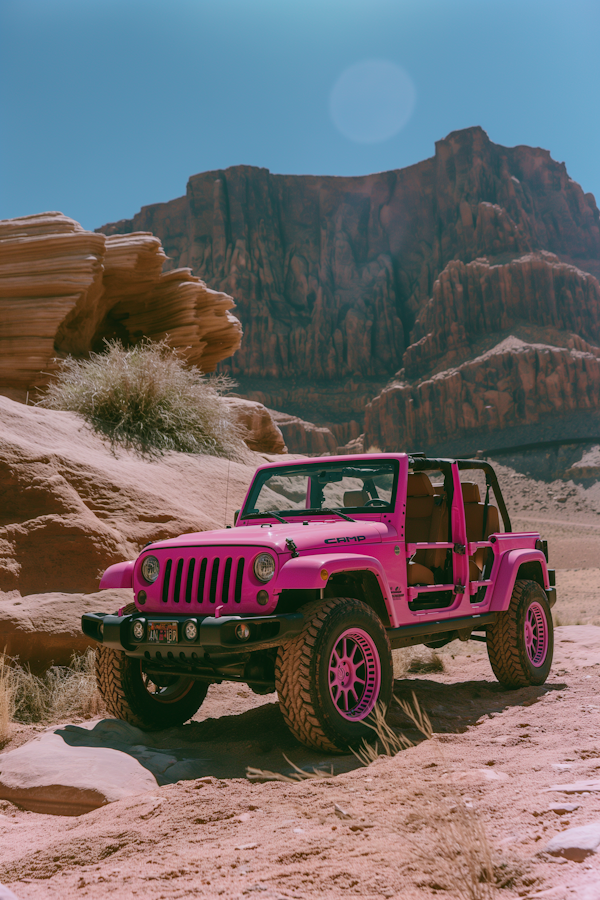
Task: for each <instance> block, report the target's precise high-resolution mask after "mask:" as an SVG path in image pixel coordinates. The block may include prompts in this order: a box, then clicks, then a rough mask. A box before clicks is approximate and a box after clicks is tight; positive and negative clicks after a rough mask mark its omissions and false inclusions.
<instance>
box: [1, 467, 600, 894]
mask: <svg viewBox="0 0 600 900" xmlns="http://www.w3.org/2000/svg"><path fill="white" fill-rule="evenodd" d="M507 473H508V474H507ZM513 474H514V473H513ZM501 477H502V484H503V487H504V485H505V483H507V482H508V479H510V482H508V487H507V488H506V493H507V503H508V505H509V508H510V509H511V512H512V514H513V518H514V520H515V523H518V522H520V521H523V523H524V524H525V522H526V521H527V522H530V521H531V520H532V518H534V517H535V518H534V521H535V522H536V523H540V524H543V526H544V528H543V531H544V537H548V539H549V540H550V552H551V561H553V562H554V564H555V565H557V566H558V571H557V585H558V596H559V601H558V603H557V606H556V607H555V610H554V613H555V617H556V618H557V621H558V622H561V623H562V624H561V627H559V628H558V629H557V641H556V654H555V663H554V667H553V671H552V673H551V676H550V678H549V680H548V683H547V684H546V685H544V686H543V687H541V688H527V689H522V690H519V691H505V690H504V689H503V688H502V687H501V686H500V685H499V684H498V683H497V682H496V681H495V679H494V677H493V675H492V672H491V670H490V666H489V663H488V660H487V655H486V651H485V647H484V646H483V645H482V644H475V643H472V642H469V643H465V644H463V643H460V642H455V643H453V644H450V645H448V646H447V647H445V648H443V649H442V650H441V651H439V657H440V658H441V660H442V662H443V665H444V671H443V672H441V673H439V674H427V673H423V672H421V673H419V672H417V673H415V674H408V675H407V674H405V672H406V668H407V666H408V663H409V662H410V661H411V660H413V668H415V666H416V665H417V664H416V663H415V660H421V661H422V662H423V661H425V662H428V661H429V662H431V653H430V651H427V650H424V649H419V650H413V651H406V652H404V651H395V654H394V656H395V662H396V664H397V666H398V670H397V675H398V677H397V680H396V693H397V695H398V696H399V697H402V698H406V699H410V697H411V695H412V691H413V690H414V691H415V693H416V695H417V697H418V698H419V700H420V702H421V704H422V706H423V707H424V708H425V709H426V710H427V711H428V712H429V714H430V715H431V718H432V723H433V726H434V731H435V736H434V738H433V739H432V740H429V741H422V740H420V738H419V736H418V734H417V733H415V731H414V729H413V730H411V727H410V722H408V721H407V720H406V718H405V717H404V716H403V714H402V713H401V712H400V711H399V709H397V708H395V709H394V710H393V712H392V713H391V716H390V721H391V723H392V724H393V725H394V727H395V728H397V729H401V730H403V731H405V733H407V734H408V735H409V736H410V737H411V738H413V739H414V740H415V741H419V743H417V745H416V746H414V747H413V748H411V749H409V750H406V751H404V752H401V753H400V754H398V755H397V756H396V757H394V758H393V759H390V758H380V759H379V760H377V761H376V762H375V763H374V764H372V765H371V766H370V767H368V768H364V767H362V766H359V765H358V763H357V761H356V760H355V759H354V757H350V756H346V757H328V756H326V755H319V754H311V753H310V752H309V751H306V750H305V749H304V748H302V747H300V745H298V744H297V743H296V742H295V741H294V740H293V738H291V736H290V735H289V733H288V732H287V730H286V729H285V726H284V724H283V720H282V718H281V714H280V712H279V709H278V706H277V704H276V698H275V697H274V695H269V696H267V697H258V696H255V695H254V694H252V693H251V692H250V691H249V690H248V689H247V688H245V687H241V686H238V685H222V686H214V687H211V689H210V691H209V695H208V698H207V700H206V702H205V704H204V705H203V707H202V708H201V710H200V711H199V713H198V714H197V716H196V717H195V719H194V720H193V721H192V722H190V723H188V724H187V725H185V726H183V728H180V729H172V730H171V731H169V732H162V733H160V734H154V735H149V736H148V741H149V743H150V744H151V745H152V746H153V747H155V748H157V749H159V750H160V749H162V750H168V751H169V753H170V754H172V755H173V756H174V757H176V758H177V759H193V760H194V761H196V762H197V761H198V760H205V762H206V773H207V774H206V776H205V777H200V778H194V779H192V780H182V781H179V782H177V783H170V784H168V783H167V784H163V785H162V786H159V787H157V788H156V790H154V791H152V792H150V793H149V794H143V795H139V796H136V797H133V798H129V799H127V800H120V801H118V802H116V803H113V804H110V805H108V806H106V807H104V808H101V809H98V810H96V811H94V812H91V813H88V814H86V815H84V816H80V817H76V818H70V817H61V816H52V817H50V816H45V815H42V814H38V813H32V812H25V811H23V810H20V809H18V808H17V807H16V806H14V805H12V804H10V803H8V802H6V801H0V882H2V883H3V884H5V885H8V886H9V887H10V888H11V889H12V890H13V891H14V893H15V894H16V896H17V897H18V898H20V900H42V898H43V900H73V898H81V897H86V898H91V900H95V898H98V900H100V898H102V900H104V898H106V897H107V896H110V897H114V898H115V900H121V898H123V900H125V898H132V897H140V898H144V900H163V898H164V900H166V898H168V900H178V898H181V900H184V898H185V900H187V898H192V897H199V898H218V897H223V898H226V900H230V898H231V900H238V898H240V900H243V898H244V897H252V896H254V895H255V894H256V896H260V897H265V898H281V900H282V898H287V900H308V898H313V897H322V898H323V900H334V898H335V900H338V898H340V897H344V896H349V897H357V898H361V900H362V898H364V900H375V898H381V897H387V898H397V900H427V898H433V897H437V898H439V897H446V898H448V900H456V898H458V897H460V896H461V894H460V885H457V883H456V881H455V877H454V875H453V873H456V871H457V870H458V865H457V861H456V858H455V857H453V856H452V852H453V851H452V837H453V835H454V836H455V837H457V839H458V840H459V841H460V844H461V848H462V850H463V851H465V850H466V849H468V848H469V846H472V845H473V842H474V840H475V837H474V835H475V832H474V828H475V827H476V825H477V823H481V825H483V827H484V828H485V832H486V834H487V836H488V839H489V842H490V845H491V847H492V851H493V856H494V859H495V863H496V873H497V875H498V879H499V883H500V884H503V885H504V886H503V887H502V888H499V889H498V891H497V894H496V895H495V896H497V897H498V898H499V900H503V898H506V900H509V898H513V897H514V898H516V897H523V898H531V900H533V898H536V897H538V898H539V900H575V898H576V900H600V854H597V855H592V856H590V857H589V858H588V859H587V860H586V861H584V862H581V863H576V862H569V861H565V860H562V859H558V860H556V859H554V858H552V857H547V856H540V855H538V854H539V852H540V850H541V849H542V848H543V847H544V845H545V844H546V842H547V841H548V840H549V839H550V838H551V837H553V836H554V835H555V834H556V833H558V832H561V831H564V830H565V829H567V828H569V827H574V826H579V825H584V824H587V823H591V822H597V821H600V791H597V790H592V789H591V788H590V789H589V790H586V791H583V792H581V793H577V794H568V793H566V792H565V791H564V790H561V789H560V785H565V784H569V783H573V782H577V781H582V780H588V781H591V782H593V781H595V782H596V783H597V784H598V785H599V786H600V700H599V699H598V697H599V690H600V628H598V627H595V626H597V625H600V534H599V535H596V533H595V532H596V530H600V528H599V523H598V520H596V515H597V512H599V511H600V506H598V509H597V508H596V507H597V505H598V504H597V500H596V496H597V492H596V493H591V492H589V491H587V492H584V491H583V489H580V488H578V487H576V486H573V487H569V485H567V486H566V487H565V485H562V484H561V485H559V486H558V487H557V488H556V489H553V490H554V494H555V496H554V497H553V498H551V502H550V501H548V502H546V503H545V505H546V506H547V507H548V509H547V510H543V511H542V510H541V509H540V510H539V511H540V512H544V513H545V514H546V515H547V517H548V519H547V521H544V522H543V523H542V516H538V515H537V512H536V511H531V512H530V511H529V510H528V509H526V507H527V505H528V504H529V505H531V504H532V503H533V505H534V507H535V505H536V504H537V505H538V506H540V507H541V506H542V505H544V503H543V501H544V499H545V497H546V494H545V493H544V491H546V493H549V492H550V488H548V486H546V487H545V488H544V487H541V486H540V484H539V483H537V482H535V483H532V482H530V480H526V481H525V482H523V481H522V479H521V478H520V477H517V476H516V474H515V477H514V478H512V476H511V474H510V470H507V471H506V472H501ZM523 487H526V488H527V489H528V492H527V493H525V492H524V491H523ZM558 488H560V489H561V490H563V493H562V494H561V493H559V490H558ZM567 490H568V491H571V490H575V493H574V494H570V495H569V498H568V499H567V500H565V502H564V503H562V502H561V503H559V502H558V501H559V499H560V498H561V497H562V496H564V494H565V493H566V492H567ZM532 495H533V500H532V499H530V498H531V497H532ZM538 495H539V496H538ZM536 498H537V499H536ZM576 504H579V507H577V506H576ZM532 524H533V523H532ZM580 524H583V525H585V526H586V528H585V529H581V532H583V531H584V530H585V531H586V532H587V530H588V528H591V529H592V530H593V531H594V534H590V535H587V536H586V537H585V538H584V537H581V536H580V532H579V530H578V534H577V535H576V536H574V535H573V531H574V529H573V525H580ZM557 558H558V559H559V560H561V564H559V563H557ZM575 623H577V624H575ZM407 657H408V659H407ZM422 662H421V666H422ZM38 731H39V729H38V728H36V727H33V726H28V727H26V726H18V727H17V726H15V727H14V729H13V736H12V740H11V743H10V744H9V746H8V747H7V748H6V749H10V747H12V746H17V745H18V744H19V743H22V742H23V741H25V740H27V739H29V738H30V737H32V736H33V735H34V734H36V733H37V732H38ZM81 731H82V729H81ZM71 733H73V732H71ZM80 737H81V736H80ZM82 739H87V738H85V736H83V737H82ZM283 753H285V754H286V755H287V756H288V757H289V758H290V759H291V760H292V761H293V762H296V763H297V764H299V765H302V766H304V767H305V768H310V767H312V766H314V765H317V766H322V767H323V768H328V767H329V766H330V765H331V764H332V763H333V765H334V771H335V772H336V773H337V772H341V774H339V775H336V776H335V777H327V778H325V779H322V780H319V781H310V782H304V783H302V784H289V783H280V782H267V783H258V784H253V783H251V782H249V781H248V780H247V779H246V778H244V777H243V774H244V771H245V767H246V766H247V765H253V766H257V767H259V768H263V769H273V770H276V771H279V772H283V771H286V770H287V771H289V766H288V764H287V763H286V761H285V759H284V758H283ZM1 760H2V757H1V755H0V766H1ZM208 773H210V774H208ZM557 786H558V787H557ZM557 805H558V807H559V808H566V806H568V805H571V806H572V807H573V808H572V809H571V811H570V812H563V813H560V812H556V811H553V810H552V809H551V807H552V806H557ZM464 810H466V811H467V812H466V813H465V812H464ZM461 811H463V812H461ZM470 815H472V816H473V819H469V818H468V816H470ZM441 838H442V839H443V842H442V843H440V839H441ZM481 896H482V897H485V896H486V895H485V894H483V893H482V894H481Z"/></svg>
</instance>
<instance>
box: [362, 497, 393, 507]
mask: <svg viewBox="0 0 600 900" xmlns="http://www.w3.org/2000/svg"><path fill="white" fill-rule="evenodd" d="M387 505H388V502H387V500H382V499H381V497H373V498H372V499H371V500H367V502H366V503H365V506H387Z"/></svg>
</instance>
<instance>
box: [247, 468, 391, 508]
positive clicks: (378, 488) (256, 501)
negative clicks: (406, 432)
mask: <svg viewBox="0 0 600 900" xmlns="http://www.w3.org/2000/svg"><path fill="white" fill-rule="evenodd" d="M397 481H398V462H397V460H376V459H374V460H368V461H367V460H366V461H364V462H362V461H359V462H347V463H345V462H332V463H326V464H323V463H304V464H300V465H298V464H296V465H292V466H278V467H277V468H276V469H265V470H264V471H263V472H260V473H259V474H258V475H257V476H256V479H255V481H254V484H253V485H252V490H251V492H250V496H249V497H248V502H247V503H246V505H245V507H244V509H243V511H242V515H241V518H242V519H251V518H254V517H259V516H263V515H266V514H267V513H269V512H278V513H280V514H281V513H285V514H287V515H291V516H301V515H303V514H306V513H307V511H309V510H310V511H312V512H315V513H317V512H319V511H321V510H323V511H327V510H342V511H343V512H344V513H346V511H348V512H349V514H350V515H351V513H352V511H354V512H359V511H360V512H386V511H387V512H389V511H391V510H392V509H393V507H394V502H395V497H396V484H397Z"/></svg>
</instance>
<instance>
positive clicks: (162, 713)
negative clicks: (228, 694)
mask: <svg viewBox="0 0 600 900" xmlns="http://www.w3.org/2000/svg"><path fill="white" fill-rule="evenodd" d="M135 609H136V607H135V605H134V604H130V605H129V606H127V607H125V609H124V611H123V612H124V613H125V614H128V613H131V612H134V611H135ZM147 680H148V677H147V676H145V675H144V673H143V671H142V662H141V660H139V659H133V658H132V657H130V656H127V654H126V653H124V652H123V651H122V650H114V649H113V648H112V647H104V646H103V645H100V646H99V647H97V648H96V683H97V685H98V690H99V691H100V694H101V695H102V698H103V700H104V702H105V704H106V708H107V710H108V712H109V713H110V714H111V715H113V716H114V717H115V718H116V719H122V720H123V721H125V722H129V723H130V724H131V725H136V726H137V727H138V728H142V729H144V730H146V731H160V730H161V729H163V728H172V727H174V726H176V725H183V723H184V722H187V721H188V719H191V718H192V716H193V715H194V713H196V712H197V711H198V710H199V709H200V707H201V705H202V703H203V701H204V698H205V697H206V694H207V691H208V685H207V684H204V683H203V682H201V681H195V680H194V679H193V678H186V677H185V676H184V675H182V676H168V677H167V678H166V679H164V680H165V681H171V683H170V684H169V685H168V686H166V688H165V690H164V692H162V693H163V697H162V699H161V693H157V694H153V693H151V692H150V691H149V690H148V688H147Z"/></svg>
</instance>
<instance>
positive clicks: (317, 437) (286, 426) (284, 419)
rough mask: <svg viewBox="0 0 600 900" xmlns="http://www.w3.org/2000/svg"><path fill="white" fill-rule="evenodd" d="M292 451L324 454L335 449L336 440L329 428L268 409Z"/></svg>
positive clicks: (310, 454)
mask: <svg viewBox="0 0 600 900" xmlns="http://www.w3.org/2000/svg"><path fill="white" fill-rule="evenodd" d="M269 412H270V413H271V415H272V417H273V419H274V421H275V423H276V424H277V426H278V428H279V429H280V431H281V433H282V435H283V437H284V439H285V442H286V444H287V445H288V447H289V448H290V451H291V452H292V453H306V454H308V455H309V456H325V455H329V454H333V453H335V452H336V450H337V440H336V439H335V437H334V435H333V432H332V431H331V429H330V428H327V427H326V426H324V425H315V424H314V423H313V422H305V421H304V419H299V418H298V417H297V416H290V415H288V414H287V413H283V412H278V411H277V410H275V409H271V410H269Z"/></svg>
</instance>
